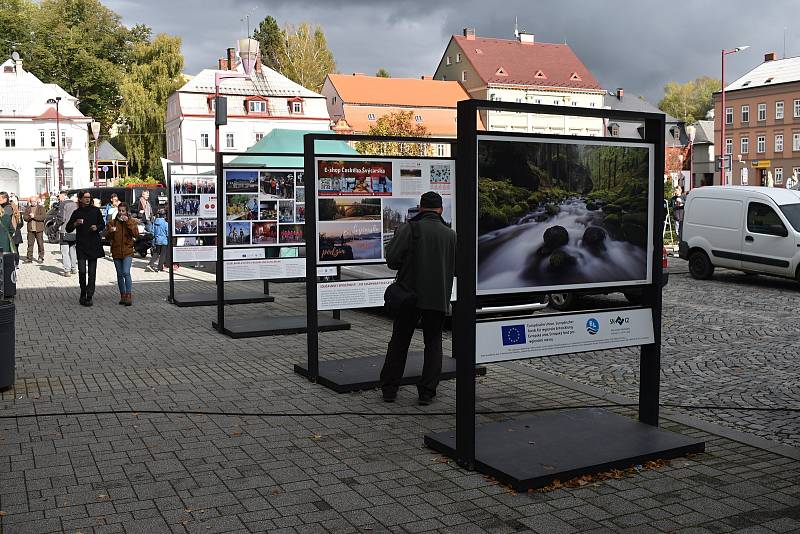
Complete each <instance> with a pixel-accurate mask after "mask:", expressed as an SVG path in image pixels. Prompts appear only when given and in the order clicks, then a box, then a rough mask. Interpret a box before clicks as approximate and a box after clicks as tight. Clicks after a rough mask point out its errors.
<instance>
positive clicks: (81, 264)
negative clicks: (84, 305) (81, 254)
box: [78, 258, 97, 294]
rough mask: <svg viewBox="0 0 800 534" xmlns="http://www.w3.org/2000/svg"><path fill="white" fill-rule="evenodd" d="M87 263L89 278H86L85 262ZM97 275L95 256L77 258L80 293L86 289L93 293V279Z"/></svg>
mask: <svg viewBox="0 0 800 534" xmlns="http://www.w3.org/2000/svg"><path fill="white" fill-rule="evenodd" d="M87 263H88V264H89V265H88V267H89V269H88V270H89V273H88V274H89V278H88V280H87V278H86V274H87V273H86V270H87V269H86V267H87V265H86V264H87ZM96 277H97V258H88V259H87V258H78V282H79V283H80V284H81V293H82V292H84V291H86V292H87V293H89V294H94V281H95V278H96Z"/></svg>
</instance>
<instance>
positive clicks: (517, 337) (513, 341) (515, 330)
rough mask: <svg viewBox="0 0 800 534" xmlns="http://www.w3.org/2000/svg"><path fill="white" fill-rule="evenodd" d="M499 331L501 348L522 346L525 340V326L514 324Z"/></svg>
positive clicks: (502, 327)
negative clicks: (501, 339) (501, 335)
mask: <svg viewBox="0 0 800 534" xmlns="http://www.w3.org/2000/svg"><path fill="white" fill-rule="evenodd" d="M500 330H501V331H502V333H503V346H507V345H524V344H525V342H526V339H525V325H524V324H515V325H512V326H501V327H500Z"/></svg>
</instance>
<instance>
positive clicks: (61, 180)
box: [56, 96, 64, 191]
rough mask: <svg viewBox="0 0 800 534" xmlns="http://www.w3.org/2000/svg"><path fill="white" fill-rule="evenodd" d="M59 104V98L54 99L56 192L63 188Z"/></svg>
mask: <svg viewBox="0 0 800 534" xmlns="http://www.w3.org/2000/svg"><path fill="white" fill-rule="evenodd" d="M59 102H61V97H60V96H57V97H56V146H57V147H58V148H56V153H57V155H58V157H57V158H56V160H57V161H56V165H58V190H59V191H60V190H61V189H63V188H64V166H63V165H62V164H61V120H60V118H61V112H59V111H58V104H59Z"/></svg>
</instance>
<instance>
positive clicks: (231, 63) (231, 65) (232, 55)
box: [228, 48, 236, 70]
mask: <svg viewBox="0 0 800 534" xmlns="http://www.w3.org/2000/svg"><path fill="white" fill-rule="evenodd" d="M228 70H236V49H235V48H228Z"/></svg>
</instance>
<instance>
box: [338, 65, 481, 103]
mask: <svg viewBox="0 0 800 534" xmlns="http://www.w3.org/2000/svg"><path fill="white" fill-rule="evenodd" d="M328 78H330V81H331V83H332V84H333V86H334V87H335V88H336V91H337V92H338V93H339V97H340V98H341V99H342V102H344V103H345V104H371V105H388V106H409V107H439V108H453V109H455V107H456V104H457V103H458V101H459V100H469V94H468V93H467V92H466V91H464V89H463V88H462V87H461V85H460V84H459V83H458V82H452V81H451V82H445V81H440V80H431V79H428V78H426V79H424V80H421V79H418V78H379V77H377V76H364V75H363V74H356V75H350V74H329V75H328Z"/></svg>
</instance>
